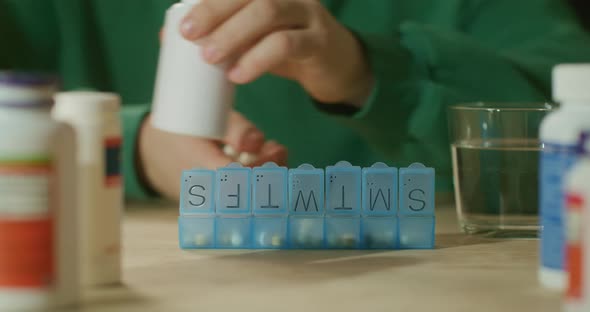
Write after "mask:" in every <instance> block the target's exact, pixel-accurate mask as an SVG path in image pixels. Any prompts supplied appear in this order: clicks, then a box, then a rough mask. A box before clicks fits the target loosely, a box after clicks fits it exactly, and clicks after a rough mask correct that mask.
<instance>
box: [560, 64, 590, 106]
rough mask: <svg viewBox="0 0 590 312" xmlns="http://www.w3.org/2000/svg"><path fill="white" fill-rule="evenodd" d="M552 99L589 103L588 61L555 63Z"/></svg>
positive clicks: (589, 78)
mask: <svg viewBox="0 0 590 312" xmlns="http://www.w3.org/2000/svg"><path fill="white" fill-rule="evenodd" d="M553 99H555V100H556V101H558V102H562V103H563V102H567V103H572V102H573V103H588V104H590V63H587V64H560V65H557V66H556V67H555V68H554V69H553Z"/></svg>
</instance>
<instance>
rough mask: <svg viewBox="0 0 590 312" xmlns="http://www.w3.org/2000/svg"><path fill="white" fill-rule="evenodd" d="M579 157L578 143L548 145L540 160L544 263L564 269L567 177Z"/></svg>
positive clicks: (542, 263)
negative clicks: (576, 144) (565, 183)
mask: <svg viewBox="0 0 590 312" xmlns="http://www.w3.org/2000/svg"><path fill="white" fill-rule="evenodd" d="M577 158H578V156H577V153H576V146H575V145H560V144H547V143H545V144H544V148H543V151H542V152H541V161H540V168H539V171H540V183H539V184H540V185H539V187H540V192H539V196H540V199H539V204H540V215H541V226H542V231H541V265H542V266H543V267H546V268H549V269H553V270H563V269H564V257H565V239H564V228H563V227H564V224H563V216H564V214H565V211H564V207H563V206H564V203H565V201H564V193H563V178H564V176H565V174H566V173H567V171H568V169H569V168H571V166H572V165H573V164H574V162H575V161H576V159H577Z"/></svg>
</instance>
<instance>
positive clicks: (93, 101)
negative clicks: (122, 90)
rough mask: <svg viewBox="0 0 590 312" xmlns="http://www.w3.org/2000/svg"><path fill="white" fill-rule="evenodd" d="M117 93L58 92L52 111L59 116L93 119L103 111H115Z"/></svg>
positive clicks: (117, 107) (117, 106)
mask: <svg viewBox="0 0 590 312" xmlns="http://www.w3.org/2000/svg"><path fill="white" fill-rule="evenodd" d="M120 102H121V100H120V98H119V95H117V94H115V93H106V92H93V91H71V92H60V93H58V94H56V95H55V107H54V108H53V113H54V114H55V115H56V116H60V117H66V116H67V117H69V118H73V119H76V118H83V119H94V118H101V117H102V114H105V113H117V112H118V111H119V106H120Z"/></svg>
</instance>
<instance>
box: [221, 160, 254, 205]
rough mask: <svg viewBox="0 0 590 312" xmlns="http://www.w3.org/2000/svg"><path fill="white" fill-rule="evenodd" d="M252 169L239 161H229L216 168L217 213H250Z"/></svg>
mask: <svg viewBox="0 0 590 312" xmlns="http://www.w3.org/2000/svg"><path fill="white" fill-rule="evenodd" d="M251 174H252V170H251V169H250V168H246V167H244V166H242V165H241V164H239V163H231V164H229V165H227V166H226V167H223V168H219V169H218V170H217V176H216V179H217V181H216V184H217V190H216V191H217V205H216V206H217V207H216V212H217V213H218V214H233V215H245V214H250V213H251V209H250V192H251V191H250V187H251V184H250V180H251Z"/></svg>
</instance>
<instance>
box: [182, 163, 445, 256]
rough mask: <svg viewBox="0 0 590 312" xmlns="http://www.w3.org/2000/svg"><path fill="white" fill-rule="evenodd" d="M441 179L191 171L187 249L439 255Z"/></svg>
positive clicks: (186, 193) (345, 167)
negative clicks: (420, 251)
mask: <svg viewBox="0 0 590 312" xmlns="http://www.w3.org/2000/svg"><path fill="white" fill-rule="evenodd" d="M434 181H435V172H434V169H433V168H428V167H426V166H424V165H423V164H419V163H415V164H412V165H410V166H409V167H407V168H400V169H399V170H398V168H395V167H389V166H387V165H386V164H384V163H376V164H374V165H373V166H371V167H368V168H361V167H358V166H353V165H352V164H350V163H349V162H346V161H341V162H338V163H337V164H335V165H334V166H328V167H327V168H326V169H325V170H323V169H319V168H315V167H313V166H312V165H309V164H303V165H301V166H299V167H298V168H293V169H287V168H286V167H280V166H278V165H277V164H275V163H266V164H264V165H263V166H261V167H255V168H248V167H243V166H242V165H240V164H238V163H232V164H230V165H228V166H226V167H223V168H219V169H218V170H216V171H214V170H206V169H192V170H186V171H184V173H183V175H182V179H181V194H180V217H179V219H178V225H179V231H178V234H179V243H180V247H181V248H182V249H432V248H434V237H435V235H434V229H435V220H436V219H435V216H434V206H435V202H434V198H435V187H434V183H435V182H434Z"/></svg>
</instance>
